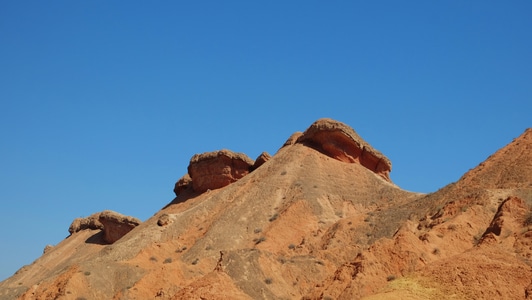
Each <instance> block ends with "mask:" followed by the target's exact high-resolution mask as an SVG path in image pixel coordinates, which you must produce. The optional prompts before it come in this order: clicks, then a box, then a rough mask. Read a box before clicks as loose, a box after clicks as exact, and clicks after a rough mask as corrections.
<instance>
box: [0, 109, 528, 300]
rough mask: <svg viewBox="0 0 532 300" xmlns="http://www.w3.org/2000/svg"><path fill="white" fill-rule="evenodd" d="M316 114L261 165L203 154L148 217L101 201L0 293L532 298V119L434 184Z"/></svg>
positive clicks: (241, 156) (259, 160)
mask: <svg viewBox="0 0 532 300" xmlns="http://www.w3.org/2000/svg"><path fill="white" fill-rule="evenodd" d="M390 171H391V162H390V161H389V160H388V159H387V158H386V157H385V156H384V155H383V154H382V153H380V152H379V151H377V150H376V149H374V148H372V147H371V146H370V145H369V144H368V143H366V142H365V141H364V140H363V139H362V138H361V137H359V136H358V135H357V134H356V132H355V131H354V130H353V129H351V128H350V127H349V126H347V125H345V124H343V123H340V122H337V121H334V120H330V119H321V120H318V121H316V122H315V123H314V124H312V125H311V126H310V127H309V128H308V129H307V130H306V131H305V132H302V133H301V132H299V133H295V134H294V135H292V136H291V137H290V138H289V139H288V140H287V141H286V143H285V144H284V145H283V146H282V147H281V148H280V149H279V151H278V152H277V153H276V154H275V155H273V156H270V155H269V154H267V153H263V154H261V156H259V157H258V158H257V159H256V160H252V159H250V158H249V157H247V156H246V155H245V154H241V153H234V152H231V151H229V150H220V151H215V152H210V153H204V154H199V155H195V156H194V157H192V159H191V161H190V165H189V167H188V170H187V174H185V175H184V176H183V177H182V178H181V179H180V180H179V181H178V182H177V183H176V185H175V187H174V192H175V193H176V198H175V199H174V200H173V201H172V202H171V203H169V204H168V205H167V206H165V207H164V208H162V209H161V210H160V211H158V212H157V213H156V214H155V215H154V216H153V217H152V218H150V219H148V220H147V221H145V222H143V223H141V222H139V221H138V220H136V219H135V218H132V217H126V216H122V215H120V214H118V213H115V212H110V211H104V212H102V213H97V214H94V215H92V216H89V217H87V218H82V219H76V220H74V222H73V223H72V225H71V226H70V229H69V232H70V233H71V235H70V236H69V237H68V238H66V239H65V240H63V241H62V242H61V243H59V244H58V245H56V246H54V247H50V248H47V249H46V252H45V253H44V254H43V255H42V256H41V257H40V258H38V259H37V260H36V261H35V262H34V263H33V264H31V265H29V266H25V267H23V268H21V269H20V270H19V271H18V272H17V273H16V274H14V275H13V276H12V277H10V278H8V279H7V280H5V281H3V282H1V283H0V299H526V298H531V299H532V267H531V266H532V210H531V207H532V130H531V129H527V130H526V131H525V132H524V133H523V134H522V135H521V136H520V137H518V138H516V139H515V140H514V141H513V142H511V143H510V144H508V145H507V146H505V147H504V148H502V149H501V150H499V151H497V152H496V153H495V154H493V155H492V156H491V157H489V158H488V159H487V160H486V161H485V162H483V163H481V164H480V165H479V166H477V167H476V168H474V169H472V170H470V171H469V172H468V173H466V174H465V175H464V176H463V177H462V178H461V179H460V180H459V181H457V182H455V183H451V184H449V185H448V186H446V187H443V188H442V189H440V190H439V191H437V192H435V193H431V194H419V193H412V192H409V191H405V190H402V189H401V188H399V187H398V186H396V185H394V184H393V183H392V182H391V180H390V177H389V173H390Z"/></svg>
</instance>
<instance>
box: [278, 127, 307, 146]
mask: <svg viewBox="0 0 532 300" xmlns="http://www.w3.org/2000/svg"><path fill="white" fill-rule="evenodd" d="M302 135H303V132H301V131H296V132H294V133H292V135H291V136H290V137H289V138H288V139H287V140H286V142H284V144H283V146H282V147H281V148H284V147H286V146H290V145H293V144H295V143H297V140H298V139H299V138H300V137H301V136H302Z"/></svg>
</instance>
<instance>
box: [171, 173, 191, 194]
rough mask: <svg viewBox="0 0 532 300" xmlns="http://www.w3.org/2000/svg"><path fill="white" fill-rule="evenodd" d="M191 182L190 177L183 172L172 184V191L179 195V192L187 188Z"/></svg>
mask: <svg viewBox="0 0 532 300" xmlns="http://www.w3.org/2000/svg"><path fill="white" fill-rule="evenodd" d="M191 184H192V178H190V175H188V174H185V175H184V176H183V177H181V178H180V179H179V180H178V181H177V182H176V183H175V186H174V193H175V195H176V196H179V194H181V192H183V191H184V190H186V189H188V188H189V187H190V186H191Z"/></svg>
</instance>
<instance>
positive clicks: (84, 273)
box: [83, 271, 91, 276]
mask: <svg viewBox="0 0 532 300" xmlns="http://www.w3.org/2000/svg"><path fill="white" fill-rule="evenodd" d="M90 274H91V272H89V271H85V272H83V275H85V276H89V275H90Z"/></svg>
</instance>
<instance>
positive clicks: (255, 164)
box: [252, 152, 272, 170]
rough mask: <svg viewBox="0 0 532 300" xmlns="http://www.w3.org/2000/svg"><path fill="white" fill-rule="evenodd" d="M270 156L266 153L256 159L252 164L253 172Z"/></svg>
mask: <svg viewBox="0 0 532 300" xmlns="http://www.w3.org/2000/svg"><path fill="white" fill-rule="evenodd" d="M270 158H272V156H271V155H270V154H269V153H268V152H262V153H261V154H260V155H259V157H257V159H255V163H254V164H253V167H252V169H253V170H255V169H257V168H258V167H260V166H262V165H263V164H264V163H265V162H267V161H268V160H269V159H270Z"/></svg>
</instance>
